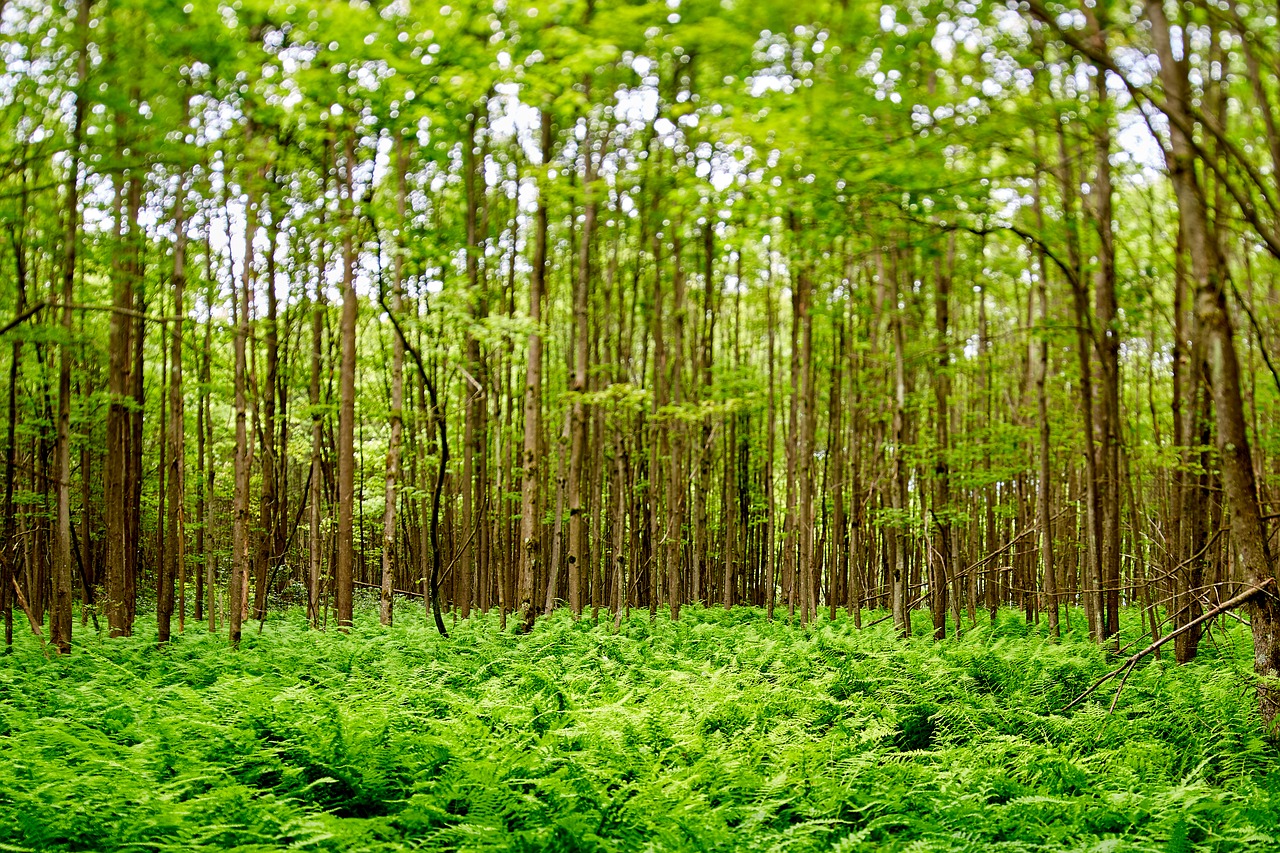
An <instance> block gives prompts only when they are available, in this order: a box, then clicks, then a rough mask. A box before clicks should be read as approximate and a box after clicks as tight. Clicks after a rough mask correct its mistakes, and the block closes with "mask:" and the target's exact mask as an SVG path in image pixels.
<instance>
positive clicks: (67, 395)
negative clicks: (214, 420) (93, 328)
mask: <svg viewBox="0 0 1280 853" xmlns="http://www.w3.org/2000/svg"><path fill="white" fill-rule="evenodd" d="M90 3H91V0H80V3H79V8H78V10H77V15H76V35H77V37H78V40H79V45H78V48H79V49H78V51H77V53H78V57H77V59H76V80H77V91H76V105H75V111H74V114H73V116H72V120H71V122H72V123H71V158H70V162H69V163H68V164H67V193H66V217H67V224H66V231H65V232H64V235H63V259H62V332H63V334H64V335H65V336H66V338H65V339H64V340H63V342H62V344H61V345H60V346H59V347H58V351H59V352H58V357H59V364H58V439H57V442H58V443H57V471H58V544H57V553H56V555H55V560H54V576H53V607H52V610H51V612H50V618H49V638H50V640H51V641H52V642H53V644H54V646H56V647H57V649H58V651H59V652H62V653H64V654H65V653H67V652H69V651H71V359H72V352H71V350H72V346H71V338H72V334H73V327H72V323H71V305H72V303H73V302H74V301H75V276H76V246H77V241H78V240H79V223H80V215H79V210H80V201H79V198H80V196H79V180H80V139H81V126H82V125H83V123H84V114H85V103H84V101H85V97H84V95H85V91H86V85H85V78H86V77H87V76H88V72H89V59H88V53H89V45H88V40H89V6H90Z"/></svg>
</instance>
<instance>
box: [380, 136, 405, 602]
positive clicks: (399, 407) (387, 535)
mask: <svg viewBox="0 0 1280 853" xmlns="http://www.w3.org/2000/svg"><path fill="white" fill-rule="evenodd" d="M395 156H396V219H397V221H398V222H399V223H404V222H405V208H406V200H407V198H408V194H409V187H408V171H409V155H408V152H407V151H406V150H405V140H404V137H403V136H401V137H399V138H397V139H396V155H395ZM398 233H400V234H403V233H404V226H403V224H401V225H400V226H399V232H398ZM395 253H396V256H395V261H394V266H393V273H392V279H391V310H392V312H393V313H394V314H395V315H396V316H397V317H399V316H400V313H401V311H403V310H404V253H405V246H404V240H403V238H401V237H397V239H396V247H395ZM403 432H404V341H403V340H401V338H400V335H398V334H396V335H392V336H391V437H390V438H389V439H388V441H387V472H386V481H385V485H384V488H383V501H384V503H385V508H384V510H383V515H382V592H381V595H380V596H379V602H378V616H379V618H380V619H381V621H382V624H383V625H390V624H391V620H392V618H393V617H392V606H391V593H392V589H393V580H394V578H395V560H394V556H395V549H396V487H397V485H398V484H399V481H400V442H401V436H402V434H403Z"/></svg>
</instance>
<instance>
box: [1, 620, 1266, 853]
mask: <svg viewBox="0 0 1280 853" xmlns="http://www.w3.org/2000/svg"><path fill="white" fill-rule="evenodd" d="M1137 616H1138V614H1137V613H1136V612H1134V613H1126V614H1125V623H1126V624H1127V625H1128V626H1129V631H1130V632H1132V633H1133V636H1132V637H1127V639H1136V638H1137V636H1136V634H1137V630H1138V629H1137ZM357 620H358V622H357V626H356V628H355V629H354V630H353V631H352V632H351V633H350V634H349V635H343V634H340V633H338V632H336V631H328V632H324V633H320V632H313V631H308V630H307V629H306V627H305V623H304V619H303V615H302V614H301V613H300V612H298V611H290V612H288V613H285V614H280V615H273V617H272V618H271V619H270V620H269V621H268V622H267V624H266V629H265V631H263V632H262V633H261V634H260V635H259V634H257V633H254V632H247V633H246V637H245V640H244V643H243V647H242V648H241V650H240V651H239V652H238V653H236V652H231V651H229V650H228V649H227V647H226V640H225V637H223V636H209V635H207V634H205V633H204V631H203V630H194V631H191V630H189V631H188V632H187V633H186V634H185V635H184V636H182V637H178V638H177V639H175V641H174V642H173V643H172V645H171V646H170V647H169V648H167V649H165V650H163V651H157V650H156V649H155V647H154V644H153V642H152V640H151V637H153V636H154V633H153V625H152V624H149V623H147V622H146V621H145V620H140V623H139V626H138V636H137V637H135V638H133V639H128V640H115V641H103V640H98V639H96V638H93V637H92V635H86V634H85V633H83V632H82V633H80V634H79V644H78V646H77V648H76V649H75V651H74V653H73V654H71V655H70V656H68V657H66V658H58V657H52V658H50V659H46V658H45V656H44V655H43V654H42V651H41V648H40V647H39V645H38V643H37V641H36V640H34V639H33V638H31V637H30V636H24V637H23V638H22V640H21V643H20V644H19V646H18V647H17V648H16V650H15V653H14V654H13V655H12V656H9V657H3V658H0V850H5V851H13V850H120V849H130V850H157V851H158V850H231V849H235V850H246V851H248V850H276V849H286V848H287V849H295V850H334V851H374V850H406V849H424V850H524V851H542V850H565V851H569V850H602V851H605V850H618V851H622V850H637V851H639V850H703V851H706V850H759V851H783V850H786V851H807V850H813V851H828V850H835V851H861V850H868V851H869V850H906V849H910V850H957V851H959V850H967V851H975V853H976V851H991V850H1009V851H1015V850H1017V851H1030V850H1134V851H1139V850H1141V851H1147V850H1149V851H1189V850H1275V849H1277V844H1280V830H1278V829H1277V827H1280V752H1278V751H1277V748H1276V747H1275V746H1274V745H1272V744H1270V743H1268V742H1266V741H1264V740H1263V739H1262V738H1261V736H1260V732H1261V728H1260V724H1259V721H1258V717H1257V713H1256V711H1255V710H1254V701H1253V693H1252V688H1251V674H1250V669H1251V652H1250V645H1249V642H1248V635H1247V633H1246V631H1245V629H1243V628H1242V627H1241V626H1239V625H1236V624H1235V623H1228V624H1226V625H1222V626H1220V628H1219V629H1215V630H1214V632H1213V633H1212V635H1211V636H1210V637H1206V639H1205V641H1204V644H1203V646H1202V654H1201V657H1200V659H1199V660H1197V661H1196V662H1195V663H1194V664H1192V665H1190V666H1186V667H1176V666H1174V665H1173V663H1172V661H1171V660H1169V659H1168V658H1166V660H1165V661H1163V662H1160V661H1154V660H1152V661H1150V662H1149V663H1147V664H1146V665H1144V666H1141V667H1140V668H1139V669H1138V670H1137V671H1136V672H1135V673H1134V674H1133V676H1132V677H1131V678H1130V679H1129V682H1128V684H1127V685H1126V686H1125V688H1124V691H1123V693H1122V694H1121V696H1120V699H1119V702H1118V705H1117V707H1116V710H1115V712H1114V713H1108V706H1109V705H1110V703H1111V700H1112V697H1113V695H1114V688H1113V687H1111V688H1103V689H1102V690H1100V691H1099V692H1098V693H1097V694H1095V695H1094V696H1093V697H1092V698H1090V699H1089V700H1087V701H1086V702H1084V703H1082V705H1080V706H1079V707H1077V708H1075V709H1073V710H1071V711H1069V712H1066V713H1063V712H1062V710H1061V709H1062V708H1063V706H1065V705H1066V704H1067V703H1068V702H1070V701H1071V700H1072V699H1073V698H1074V697H1075V696H1077V695H1078V694H1079V693H1080V692H1081V691H1083V690H1084V689H1085V688H1086V687H1088V686H1089V685H1090V684H1091V683H1092V682H1093V681H1094V680H1095V679H1096V678H1097V677H1099V676H1100V675H1101V674H1102V673H1104V672H1106V671H1107V670H1108V669H1109V668H1111V666H1113V665H1114V664H1112V663H1110V662H1109V660H1108V657H1107V656H1106V655H1104V653H1103V652H1102V651H1100V650H1098V649H1097V648H1095V647H1094V646H1092V645H1091V644H1090V643H1089V642H1088V641H1087V639H1085V638H1083V637H1080V636H1078V635H1071V636H1069V637H1067V638H1066V639H1065V640H1064V641H1063V642H1061V643H1052V642H1049V641H1047V639H1046V638H1045V636H1044V634H1043V629H1042V628H1038V627H1034V626H1032V627H1029V626H1027V625H1026V624H1025V622H1024V621H1023V618H1022V616H1021V614H1020V613H1015V612H1012V611H1009V612H1002V613H1001V614H1000V617H999V619H998V622H997V624H995V625H994V626H992V625H984V626H983V627H980V628H978V629H976V630H972V631H969V632H968V633H967V634H966V635H965V636H964V637H963V638H962V639H960V640H948V641H946V642H943V643H937V644H935V643H933V642H932V641H930V640H928V639H926V638H924V637H919V638H916V639H914V640H912V641H910V642H904V641H902V640H900V639H898V638H896V637H894V636H893V632H892V630H891V628H890V626H889V625H888V624H883V625H880V626H877V627H873V628H868V629H865V630H862V631H856V630H855V629H854V628H853V626H852V623H851V621H849V620H848V619H847V617H843V616H842V617H841V619H840V620H838V621H837V622H835V623H834V624H832V623H829V622H827V621H825V619H824V620H821V621H819V622H818V623H817V624H816V625H814V626H813V627H810V628H807V629H805V628H801V627H799V626H795V625H788V624H786V623H785V621H784V620H777V621H775V622H773V623H769V622H767V621H766V620H765V618H764V615H763V614H762V613H761V612H759V611H754V610H750V609H737V610H734V611H731V612H725V611H722V610H718V609H715V610H705V611H704V610H700V609H698V608H688V609H686V610H685V611H684V614H683V618H682V619H681V621H680V622H679V623H672V622H671V621H670V620H669V619H668V618H667V617H666V616H665V615H660V616H659V617H658V619H657V621H656V622H655V623H652V624H651V623H650V621H649V614H648V612H647V611H633V612H632V613H631V614H630V616H629V617H628V618H626V619H624V620H623V622H622V625H621V628H620V630H618V631H616V632H615V631H614V630H613V626H612V624H611V622H608V621H607V620H605V619H603V618H602V620H601V624H600V625H599V626H594V625H593V624H592V623H591V621H590V620H589V619H586V620H583V621H580V622H577V623H575V622H573V621H572V620H571V619H570V617H569V615H568V613H567V612H563V611H562V612H559V613H557V614H556V615H554V616H552V617H550V618H547V619H543V620H540V621H539V622H538V624H537V626H536V628H535V630H534V631H533V633H532V634H531V635H529V636H524V637H518V636H514V635H513V634H511V633H502V632H500V631H499V630H498V624H497V621H496V619H494V618H487V617H481V618H476V619H472V620H470V621H469V622H465V623H458V624H456V625H453V627H452V631H453V636H452V637H451V638H450V639H448V640H443V639H441V638H440V637H438V636H436V634H435V632H434V628H433V627H432V625H431V623H430V621H429V620H428V619H427V618H425V615H424V614H423V613H422V611H421V606H420V605H418V606H416V607H410V606H409V605H407V604H406V605H404V606H403V607H402V609H401V610H400V611H399V612H398V614H397V620H398V621H397V624H396V626H395V628H393V629H392V630H383V629H382V628H380V627H379V626H378V625H377V624H376V622H377V619H376V612H375V611H374V610H373V609H372V608H371V606H369V605H368V604H367V603H366V606H365V607H364V608H362V610H361V612H359V613H358V614H357ZM916 622H917V625H918V627H919V628H920V629H921V630H922V631H923V630H925V628H926V626H925V624H924V623H926V622H927V618H926V617H925V616H924V615H923V614H920V615H918V616H917V618H916ZM1081 622H1082V620H1081V619H1080V618H1079V615H1078V614H1076V619H1075V622H1074V624H1075V625H1077V626H1078V625H1080V623H1081ZM253 627H254V628H256V627H257V626H256V623H254V626H253ZM86 636H89V639H88V640H87V641H86V640H85V639H84V638H85V637H86Z"/></svg>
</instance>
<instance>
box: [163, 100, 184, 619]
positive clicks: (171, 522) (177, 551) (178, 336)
mask: <svg viewBox="0 0 1280 853" xmlns="http://www.w3.org/2000/svg"><path fill="white" fill-rule="evenodd" d="M187 104H188V102H187V101H186V100H185V99H184V101H183V116H184V118H185V117H186V114H187V111H188V106H187ZM185 194H186V174H185V172H183V173H181V174H180V175H179V177H178V190H177V196H176V198H175V199H174V204H173V228H174V242H173V319H172V321H171V322H172V324H173V334H172V336H171V338H170V340H169V342H168V343H169V353H170V355H169V360H170V365H169V424H168V425H169V434H168V435H167V436H165V441H167V442H168V450H169V452H168V458H169V471H168V476H167V477H166V482H167V483H168V489H169V492H168V496H167V498H166V501H165V505H166V507H167V510H168V518H167V520H166V522H165V533H166V536H167V541H166V542H165V561H164V563H163V564H162V565H161V566H160V583H159V588H158V590H157V594H156V600H157V603H156V623H157V628H158V631H157V634H158V639H159V641H160V642H161V643H165V642H168V640H169V634H170V626H171V623H172V617H173V606H174V596H173V586H174V581H175V580H177V579H178V576H179V575H181V576H182V578H183V580H185V578H186V570H185V566H186V558H187V549H186V520H187V519H186V511H185V505H184V501H185V498H186V464H185V463H186V458H185V457H186V430H185V423H184V419H185V417H186V410H185V408H184V405H183V398H182V391H183V389H182V340H183V329H184V326H183V317H184V316H185V311H186V285H187V222H186V198H185ZM184 604H185V601H182V602H179V611H178V630H179V631H181V630H183V628H185V626H186V622H185V613H184V612H183V609H182V605H184Z"/></svg>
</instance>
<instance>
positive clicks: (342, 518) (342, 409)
mask: <svg viewBox="0 0 1280 853" xmlns="http://www.w3.org/2000/svg"><path fill="white" fill-rule="evenodd" d="M355 159H356V156H355V131H354V129H351V130H348V131H347V133H346V139H345V142H344V153H343V183H344V187H343V193H342V199H343V204H344V206H345V209H344V211H343V217H342V218H343V223H342V224H343V235H342V319H341V321H340V326H339V337H340V338H341V342H342V365H341V368H340V372H339V392H338V394H339V398H338V559H337V563H336V565H335V567H334V606H335V609H336V610H337V617H338V628H339V630H345V629H346V628H348V627H350V625H351V623H352V618H353V613H352V601H351V588H352V581H353V576H352V568H353V564H354V560H355V538H354V526H355V474H356V455H355V428H356V318H357V315H358V312H359V297H358V296H357V295H356V275H355V267H356V248H355V230H356V217H355V212H354V210H353V208H354V205H355V199H354V198H353V192H354V187H353V181H354V175H353V173H354V171H355Z"/></svg>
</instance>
